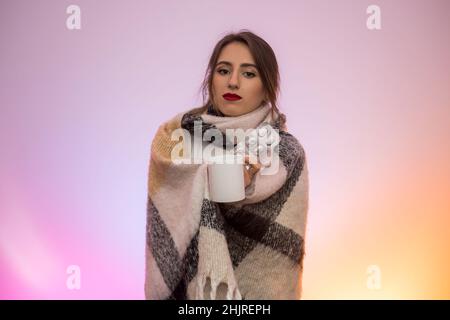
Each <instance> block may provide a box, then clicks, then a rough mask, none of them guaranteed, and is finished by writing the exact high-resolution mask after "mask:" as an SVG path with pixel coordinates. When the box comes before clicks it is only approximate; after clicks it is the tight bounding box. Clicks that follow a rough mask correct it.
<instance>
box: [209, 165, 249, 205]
mask: <svg viewBox="0 0 450 320" xmlns="http://www.w3.org/2000/svg"><path fill="white" fill-rule="evenodd" d="M208 181H209V196H210V200H211V201H214V202H235V201H240V200H243V199H244V198H245V183H244V164H242V163H211V164H208Z"/></svg>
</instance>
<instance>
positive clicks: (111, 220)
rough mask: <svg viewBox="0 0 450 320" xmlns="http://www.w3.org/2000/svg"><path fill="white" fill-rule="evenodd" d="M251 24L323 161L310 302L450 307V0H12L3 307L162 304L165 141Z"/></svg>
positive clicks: (5, 6)
mask: <svg viewBox="0 0 450 320" xmlns="http://www.w3.org/2000/svg"><path fill="white" fill-rule="evenodd" d="M70 4H77V5H79V6H80V8H81V30H74V31H71V30H68V29H67V28H66V19H67V17H68V14H66V8H67V7H68V6H69V5H70ZM371 4H376V5H378V6H380V8H381V19H382V29H381V30H375V31H370V30H368V29H367V27H366V19H367V17H368V15H367V14H366V8H367V6H369V5H371ZM243 28H247V29H250V30H251V31H253V32H255V33H256V34H258V35H260V36H261V37H262V38H264V39H265V40H266V41H267V42H268V43H269V44H270V45H271V46H272V48H273V49H274V51H275V53H276V55H277V58H278V62H279V65H280V72H281V81H282V82H281V96H280V107H281V110H282V112H284V113H285V114H286V115H287V117H288V128H289V130H290V131H291V132H292V134H294V135H295V136H296V137H297V138H298V139H299V140H300V141H301V143H302V144H303V146H304V148H305V150H306V152H307V157H308V163H309V170H310V210H309V217H308V227H307V235H306V256H305V269H304V275H303V298H304V299H380V298H384V299H437V298H445V299H449V298H450V250H449V244H450V233H449V231H450V230H449V226H450V165H449V164H450V143H449V137H450V59H449V57H450V41H449V39H450V2H449V1H445V0H442V1H437V0H435V1H426V0H422V1H411V0H410V1H406V0H404V1H398V0H397V1H381V0H374V1H362V0H361V1H356V0H354V1H350V0H348V1H312V0H311V1H277V2H274V1H261V0H258V1H256V0H254V1H242V0H239V1H234V0H227V1H206V0H205V1H194V0H189V1H110V0H108V1H106V0H102V1H99V0H96V1H85V0H77V1H56V0H54V1H38V2H31V1H23V0H21V1H16V0H14V1H13V0H6V1H5V0H1V1H0V40H1V49H0V106H1V114H0V115H1V116H0V130H1V131H0V146H1V157H0V298H2V299H55V298H56V299H143V298H144V286H143V283H144V252H145V251H144V245H145V214H146V212H145V205H146V192H147V191H146V183H147V170H148V168H147V166H148V161H149V151H150V143H151V141H152V138H153V136H154V133H155V132H156V129H157V127H158V126H159V125H160V124H161V123H162V122H163V121H164V120H167V119H169V118H170V117H172V116H173V115H175V114H176V113H178V112H181V111H185V110H187V109H188V108H191V107H194V106H198V105H199V104H200V103H201V95H200V94H199V88H200V84H201V81H202V79H203V75H204V72H205V69H206V65H207V62H208V59H209V55H210V54H211V52H212V49H213V47H214V45H215V43H216V42H217V41H218V40H219V39H220V38H221V37H222V36H224V35H225V34H226V33H228V32H230V31H238V30H239V29H243ZM69 265H78V266H80V268H81V289H80V290H69V289H68V288H67V287H66V279H67V277H68V274H67V273H66V268H67V267H68V266H69ZM370 265H377V266H378V267H379V268H380V270H381V288H380V289H378V290H371V289H369V288H368V286H367V285H366V283H367V281H368V277H369V274H368V273H367V268H368V267H369V266H370Z"/></svg>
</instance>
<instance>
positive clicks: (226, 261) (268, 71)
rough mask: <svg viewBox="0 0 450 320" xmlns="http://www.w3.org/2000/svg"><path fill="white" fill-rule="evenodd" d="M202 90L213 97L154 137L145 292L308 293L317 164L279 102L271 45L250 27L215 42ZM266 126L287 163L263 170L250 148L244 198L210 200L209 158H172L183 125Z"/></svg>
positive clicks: (184, 295) (213, 295) (155, 295)
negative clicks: (311, 187) (308, 233)
mask: <svg viewBox="0 0 450 320" xmlns="http://www.w3.org/2000/svg"><path fill="white" fill-rule="evenodd" d="M202 88H203V98H204V101H206V103H204V105H203V106H202V107H200V108H195V109H191V110H188V111H187V112H185V113H181V114H178V115H177V116H175V117H174V118H173V119H171V120H170V121H167V122H166V123H164V124H163V125H161V126H160V128H159V129H158V131H157V133H156V135H155V138H154V140H153V143H152V149H151V160H150V166H149V176H148V203H147V242H146V275H145V295H146V298H147V299H299V298H300V296H301V288H302V285H301V280H302V270H303V256H304V239H305V229H306V217H307V211H308V170H307V166H306V158H305V153H304V150H303V148H302V146H301V144H300V143H299V142H298V141H297V139H296V138H295V137H293V136H292V135H291V134H289V133H288V132H287V128H286V125H285V122H286V117H285V116H284V115H283V114H281V113H280V112H279V110H278V108H277V101H276V100H277V95H278V92H279V73H278V64H277V61H276V57H275V54H274V52H273V50H272V48H271V47H270V46H269V45H268V44H267V43H266V42H265V41H264V40H263V39H261V38H260V37H258V36H257V35H255V34H253V33H251V32H249V31H245V30H244V31H242V32H240V33H237V34H229V35H227V36H225V37H224V38H223V39H221V40H220V41H219V42H218V43H217V45H216V46H215V48H214V51H213V53H212V55H211V58H210V61H209V65H208V69H207V72H206V76H205V80H204V82H203V86H202ZM267 124H269V125H270V127H271V128H272V129H273V130H274V132H277V133H278V134H279V144H278V145H277V146H276V147H275V149H274V150H275V151H276V153H277V154H278V156H279V159H280V161H279V167H278V170H277V171H276V172H275V173H274V174H270V175H267V174H266V175H263V174H262V169H261V168H262V165H261V163H259V162H257V163H255V162H254V161H253V162H252V161H250V160H249V159H250V158H249V157H248V154H246V156H247V157H246V164H247V166H244V169H243V170H244V172H243V174H244V180H245V199H243V200H241V201H237V202H233V203H216V202H213V201H211V200H210V198H209V193H208V187H207V186H208V180H207V177H208V175H207V173H206V172H207V171H206V170H207V165H206V164H205V163H200V164H195V163H194V164H193V163H181V164H180V163H177V164H175V163H174V162H173V161H172V158H171V156H172V155H173V154H172V151H173V149H174V147H175V145H177V144H178V143H179V141H173V140H172V133H173V132H174V130H177V129H184V130H185V131H186V132H189V133H194V131H195V130H196V128H201V130H202V132H205V130H207V129H216V130H220V132H221V133H222V134H225V130H226V129H230V128H232V129H236V128H242V129H244V130H248V129H255V128H261V127H263V126H267ZM223 141H225V142H226V143H223V144H222V145H220V147H223V148H225V147H226V148H228V147H230V143H229V142H230V140H229V139H228V140H227V137H224V140H223ZM212 142H214V141H212ZM234 142H235V141H234ZM234 142H232V143H231V147H235V146H236V144H234ZM181 153H183V154H184V155H187V154H188V153H189V151H188V150H182V152H181Z"/></svg>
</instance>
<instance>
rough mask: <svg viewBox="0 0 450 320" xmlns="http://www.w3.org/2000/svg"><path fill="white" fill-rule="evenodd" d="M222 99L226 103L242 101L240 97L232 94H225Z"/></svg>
mask: <svg viewBox="0 0 450 320" xmlns="http://www.w3.org/2000/svg"><path fill="white" fill-rule="evenodd" d="M222 97H223V98H224V99H225V100H228V101H236V100H240V99H242V98H241V97H240V96H238V95H237V94H233V93H225V94H224V95H223V96H222Z"/></svg>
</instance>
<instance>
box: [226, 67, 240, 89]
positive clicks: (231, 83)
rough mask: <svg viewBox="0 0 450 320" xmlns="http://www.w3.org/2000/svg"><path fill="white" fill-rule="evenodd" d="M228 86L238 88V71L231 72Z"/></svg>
mask: <svg viewBox="0 0 450 320" xmlns="http://www.w3.org/2000/svg"><path fill="white" fill-rule="evenodd" d="M228 88H230V89H238V88H239V72H238V71H236V72H233V73H232V74H231V77H230V79H229V80H228Z"/></svg>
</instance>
